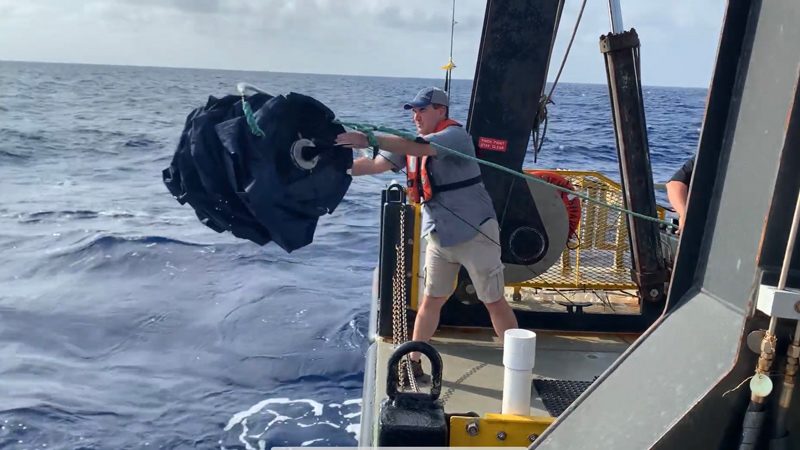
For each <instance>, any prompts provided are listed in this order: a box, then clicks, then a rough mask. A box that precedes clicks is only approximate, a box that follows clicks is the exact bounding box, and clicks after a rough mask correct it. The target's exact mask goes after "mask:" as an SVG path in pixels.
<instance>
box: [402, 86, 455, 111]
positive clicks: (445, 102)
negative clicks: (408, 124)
mask: <svg viewBox="0 0 800 450" xmlns="http://www.w3.org/2000/svg"><path fill="white" fill-rule="evenodd" d="M429 105H442V106H450V97H449V96H448V95H447V92H445V91H443V90H441V89H439V88H435V87H428V88H425V89H423V90H421V91H419V93H417V96H416V97H414V100H411V101H410V102H408V103H406V104H405V105H403V109H411V108H422V107H425V106H429Z"/></svg>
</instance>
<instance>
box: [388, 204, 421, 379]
mask: <svg viewBox="0 0 800 450" xmlns="http://www.w3.org/2000/svg"><path fill="white" fill-rule="evenodd" d="M395 253H396V254H397V261H396V264H395V271H394V276H393V277H392V343H393V344H394V347H395V348H397V346H399V345H400V344H402V343H403V342H406V341H408V317H407V314H406V206H405V205H402V206H401V208H400V243H399V244H397V245H396V246H395ZM404 361H405V368H406V370H403V367H402V366H403V365H402V364H401V365H400V366H399V367H398V368H397V375H398V379H399V380H400V385H401V386H405V384H406V383H405V379H406V376H408V379H409V382H408V384H409V385H410V386H411V389H412V390H413V391H414V392H419V388H418V387H417V380H416V379H414V371H413V370H412V368H411V358H410V357H409V355H406V356H405V358H404Z"/></svg>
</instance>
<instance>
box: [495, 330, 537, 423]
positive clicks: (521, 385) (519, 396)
mask: <svg viewBox="0 0 800 450" xmlns="http://www.w3.org/2000/svg"><path fill="white" fill-rule="evenodd" d="M535 360H536V333H534V332H533V331H529V330H522V329H512V330H506V332H505V336H504V337H503V366H505V373H504V375H503V409H502V413H503V414H519V415H524V416H529V415H530V414H531V370H533V366H534V362H535Z"/></svg>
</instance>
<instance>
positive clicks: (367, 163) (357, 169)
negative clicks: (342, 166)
mask: <svg viewBox="0 0 800 450" xmlns="http://www.w3.org/2000/svg"><path fill="white" fill-rule="evenodd" d="M392 169H394V164H392V162H391V161H389V160H388V159H386V158H384V157H381V156H378V157H377V158H375V159H370V158H358V159H356V160H354V161H353V170H352V171H351V174H352V175H353V176H358V175H374V174H376V173H383V172H387V171H389V170H392Z"/></svg>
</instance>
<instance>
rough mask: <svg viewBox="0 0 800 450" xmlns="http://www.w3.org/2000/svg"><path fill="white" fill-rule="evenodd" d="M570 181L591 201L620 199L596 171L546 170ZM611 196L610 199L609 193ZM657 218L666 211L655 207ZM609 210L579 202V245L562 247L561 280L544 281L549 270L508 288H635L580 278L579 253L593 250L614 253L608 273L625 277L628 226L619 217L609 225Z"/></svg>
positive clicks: (616, 190)
mask: <svg viewBox="0 0 800 450" xmlns="http://www.w3.org/2000/svg"><path fill="white" fill-rule="evenodd" d="M549 171H551V172H555V173H557V174H559V175H561V176H564V177H565V178H567V179H569V180H571V181H572V182H573V184H577V185H579V186H581V187H582V188H581V189H582V190H584V191H585V192H586V194H587V195H589V196H590V197H591V198H594V199H596V200H598V201H600V202H602V203H611V202H612V201H613V198H614V197H615V198H622V189H621V187H620V185H619V183H617V182H615V181H614V180H612V179H611V178H609V177H607V176H605V175H604V174H602V173H600V172H594V171H589V170H549ZM526 172H529V170H526ZM612 193H613V194H614V195H613V196H612V195H610V194H612ZM617 206H620V207H623V206H624V205H622V204H618V205H617ZM656 208H657V215H658V217H659V219H661V220H664V217H666V210H665V209H664V208H663V207H661V206H657V207H656ZM610 212H611V210H610V209H609V208H605V207H603V206H602V205H599V204H596V203H594V202H588V201H586V200H583V201H581V222H582V223H581V224H580V225H579V226H578V230H577V233H578V236H579V237H580V242H579V245H578V246H577V247H576V248H565V249H564V252H563V253H562V255H561V256H562V257H561V275H562V276H561V277H558V278H559V279H558V281H554V280H552V279H550V280H548V279H547V278H548V277H547V276H546V275H547V274H548V273H551V274H552V271H553V268H552V267H551V268H550V269H549V270H548V272H545V274H543V275H545V276H539V277H537V278H534V279H532V280H528V281H524V282H521V283H514V284H510V285H508V287H513V288H514V293H515V294H519V292H520V289H521V288H523V287H529V288H552V289H581V290H583V289H585V290H625V289H636V284H635V283H634V282H633V281H632V280H630V281H628V280H627V279H625V281H619V282H608V281H603V280H591V279H583V278H582V277H581V250H582V249H597V250H608V251H613V252H614V258H613V263H612V264H610V266H611V267H609V269H610V271H612V272H613V273H618V274H620V278H623V276H624V278H627V276H626V274H627V273H628V271H629V270H630V268H629V267H626V266H625V264H624V260H625V258H624V257H625V254H626V252H629V251H630V249H629V239H628V224H627V221H626V220H625V216H624V215H620V216H619V218H617V219H616V220H615V221H614V224H613V225H612V226H609V217H610ZM609 234H611V235H613V236H614V238H613V239H612V240H608V238H607V237H608V236H609Z"/></svg>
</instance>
